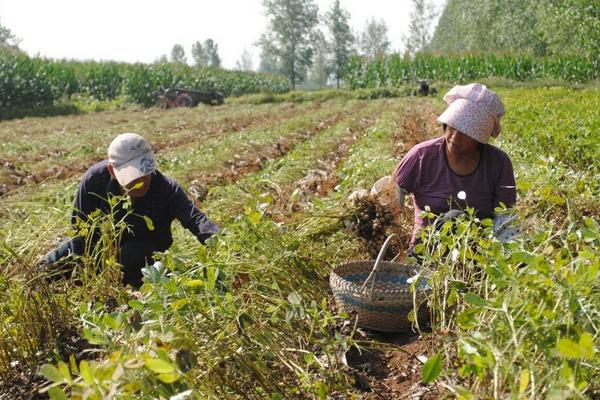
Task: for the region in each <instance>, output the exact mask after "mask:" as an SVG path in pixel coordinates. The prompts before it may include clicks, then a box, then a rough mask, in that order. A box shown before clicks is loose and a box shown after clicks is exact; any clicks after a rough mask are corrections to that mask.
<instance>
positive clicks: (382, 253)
mask: <svg viewBox="0 0 600 400" xmlns="http://www.w3.org/2000/svg"><path fill="white" fill-rule="evenodd" d="M394 236H396V234H395V233H392V234H391V235H390V236H388V238H387V239H385V242H383V246H381V250H379V254H378V255H377V260H376V261H375V265H374V266H373V269H372V270H371V273H370V274H369V276H368V277H367V279H366V280H365V283H363V284H362V286H361V287H360V293H362V292H363V290H365V287H366V286H367V284H368V283H369V281H370V280H372V281H373V282H372V283H371V291H370V292H369V299H371V298H372V297H373V287H374V286H375V274H376V273H377V270H378V269H379V265H380V264H381V262H382V261H383V256H385V252H386V250H387V248H388V246H389V245H390V241H391V240H392V238H393V237H394Z"/></svg>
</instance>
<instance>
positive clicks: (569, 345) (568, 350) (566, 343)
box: [556, 338, 583, 359]
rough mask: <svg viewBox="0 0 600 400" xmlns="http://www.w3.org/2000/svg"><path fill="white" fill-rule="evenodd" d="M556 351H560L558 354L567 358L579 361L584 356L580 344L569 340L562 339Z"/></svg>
mask: <svg viewBox="0 0 600 400" xmlns="http://www.w3.org/2000/svg"><path fill="white" fill-rule="evenodd" d="M556 350H558V353H559V354H560V355H561V356H563V357H565V358H572V359H578V358H582V356H583V354H582V351H581V349H580V347H579V344H577V343H576V342H574V341H572V340H571V339H567V338H562V339H560V340H559V341H558V343H557V344H556Z"/></svg>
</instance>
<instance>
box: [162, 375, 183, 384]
mask: <svg viewBox="0 0 600 400" xmlns="http://www.w3.org/2000/svg"><path fill="white" fill-rule="evenodd" d="M158 379H160V380H161V381H162V382H164V383H173V382H175V381H176V380H177V379H179V374H176V373H170V374H159V375H158Z"/></svg>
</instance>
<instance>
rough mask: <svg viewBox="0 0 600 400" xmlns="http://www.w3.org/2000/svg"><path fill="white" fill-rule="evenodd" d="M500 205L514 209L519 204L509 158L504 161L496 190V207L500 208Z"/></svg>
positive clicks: (506, 157)
mask: <svg viewBox="0 0 600 400" xmlns="http://www.w3.org/2000/svg"><path fill="white" fill-rule="evenodd" d="M500 203H504V205H506V207H507V208H511V207H514V206H515V204H516V203H517V186H516V183H515V174H514V171H513V166H512V162H511V161H510V158H509V157H508V156H505V157H504V158H503V160H502V164H501V165H500V168H499V175H498V178H497V180H496V185H495V189H494V207H498V206H500Z"/></svg>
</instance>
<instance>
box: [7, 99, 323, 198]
mask: <svg viewBox="0 0 600 400" xmlns="http://www.w3.org/2000/svg"><path fill="white" fill-rule="evenodd" d="M318 108H320V104H315V105H313V106H311V107H310V108H308V109H306V110H304V109H302V108H299V107H289V108H287V109H286V110H287V112H281V113H277V114H275V115H274V116H269V115H259V116H254V117H252V116H247V117H246V118H240V119H239V120H237V121H230V118H229V117H228V118H226V119H225V120H222V121H221V120H220V121H216V122H213V123H211V124H208V125H204V126H202V129H201V130H200V131H194V132H190V133H186V134H185V135H183V136H180V137H177V138H174V139H166V140H165V139H163V140H158V141H154V142H153V149H154V151H155V152H156V153H157V154H158V153H160V152H162V151H167V150H176V149H178V148H182V147H184V146H190V145H194V144H197V143H200V142H202V141H204V140H207V139H210V138H213V137H216V136H219V135H223V134H231V133H236V132H241V131H244V130H250V129H263V128H268V127H270V126H275V125H277V124H278V123H280V122H281V121H284V120H286V119H290V118H294V117H296V116H298V115H302V114H304V113H306V112H314V111H315V110H316V109H318ZM267 117H268V118H267ZM174 129H180V130H181V129H182V128H181V126H179V127H175V128H174ZM188 129H189V128H186V130H188ZM153 136H155V135H153V134H150V135H148V137H149V140H150V141H152V137H153ZM161 136H162V135H161ZM63 156H64V154H63V153H62V152H61V151H60V150H55V151H54V153H47V154H46V155H45V156H39V155H38V156H34V158H35V157H37V158H39V159H45V160H47V159H48V158H52V162H53V163H54V164H55V165H53V166H52V167H48V168H45V169H43V170H41V171H37V172H33V171H31V170H27V169H19V168H17V167H16V166H15V162H14V161H11V160H10V159H3V160H0V197H1V196H4V195H7V194H12V193H13V192H15V191H16V190H18V188H19V187H22V186H24V185H28V184H38V183H41V182H46V181H49V180H57V179H67V178H70V177H72V176H74V175H78V174H81V173H83V172H85V171H86V169H87V168H88V167H89V166H90V165H92V164H93V163H95V162H98V161H100V160H103V159H105V158H106V157H105V155H104V154H103V153H102V154H96V155H94V156H93V157H91V158H86V159H83V160H78V161H77V162H76V163H73V160H64V159H63V160H61V158H60V157H63ZM40 157H41V158H40ZM34 158H33V159H34ZM33 159H29V160H28V159H20V160H19V163H26V164H27V163H28V162H31V161H32V160H33Z"/></svg>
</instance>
